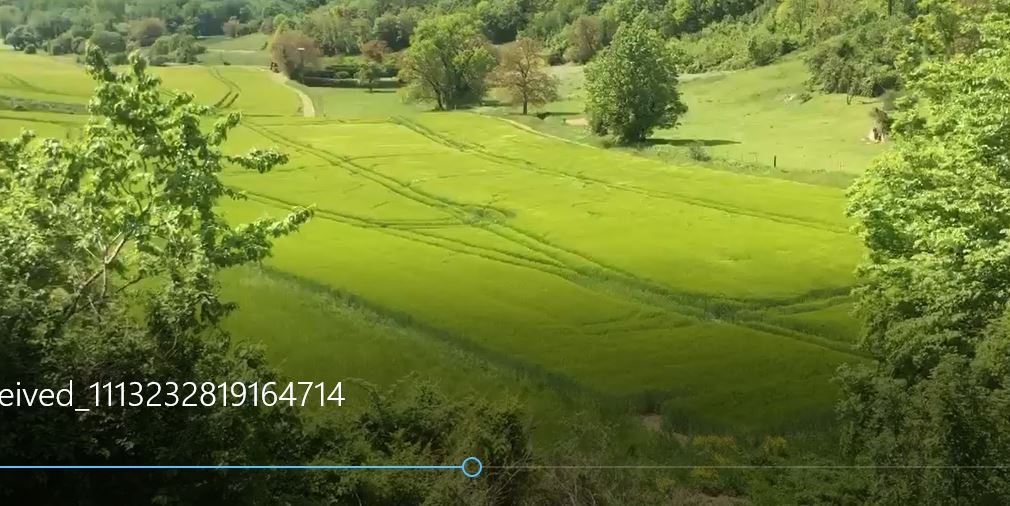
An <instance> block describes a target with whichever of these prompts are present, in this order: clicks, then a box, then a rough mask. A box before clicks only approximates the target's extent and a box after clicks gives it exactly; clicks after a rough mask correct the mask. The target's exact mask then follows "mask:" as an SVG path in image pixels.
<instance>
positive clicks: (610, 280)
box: [246, 122, 841, 351]
mask: <svg viewBox="0 0 1010 506" xmlns="http://www.w3.org/2000/svg"><path fill="white" fill-rule="evenodd" d="M246 126H248V127H249V128H250V129H251V130H253V131H254V132H256V133H259V134H260V135H262V136H264V137H266V138H268V139H270V140H273V141H275V142H278V143H281V144H283V145H286V146H288V147H290V148H293V149H297V150H299V151H301V152H304V153H308V154H311V155H313V156H315V157H317V158H319V159H321V160H323V161H326V162H328V163H330V164H333V165H336V166H338V167H341V168H343V169H344V170H347V171H348V172H350V173H351V174H352V175H356V176H360V177H363V178H365V179H368V180H370V181H372V182H375V183H377V184H379V185H381V186H383V187H384V188H386V189H388V190H390V191H392V192H394V193H396V194H397V195H400V196H402V197H404V198H407V199H409V200H411V201H413V202H416V203H418V204H422V205H425V206H428V207H432V208H434V209H438V210H440V211H443V212H446V213H448V214H450V215H451V216H453V217H454V218H456V219H457V220H458V221H457V222H456V223H455V225H457V226H458V225H462V226H471V227H474V228H478V229H481V230H485V231H488V232H490V233H492V234H494V235H497V236H499V237H501V238H502V239H505V240H506V241H508V242H510V243H512V244H515V245H517V246H519V247H522V248H524V249H527V250H530V251H532V252H536V253H540V254H543V255H546V256H547V257H549V258H550V259H552V260H553V262H545V261H544V260H540V259H536V258H534V257H529V256H526V255H521V254H518V253H516V252H513V251H508V250H502V249H498V248H489V247H487V246H482V245H476V244H472V243H466V242H464V241H460V240H457V239H449V238H445V237H441V236H435V235H432V234H426V233H423V232H420V231H419V230H417V229H413V228H411V229H401V228H397V227H394V226H392V225H391V224H387V225H386V226H382V225H380V224H377V223H375V222H374V221H373V220H371V219H368V218H364V217H358V216H351V215H345V214H340V213H334V212H330V211H320V212H317V214H319V215H320V216H323V217H327V218H330V219H335V221H340V222H342V223H348V224H352V225H356V226H364V227H367V228H381V229H383V232H387V233H391V234H392V235H396V236H400V237H403V238H406V239H408V240H413V241H416V242H421V243H424V244H427V245H430V246H434V247H440V248H443V249H446V250H449V251H452V252H454V253H460V254H467V255H473V256H477V257H480V258H484V259H487V260H492V261H497V262H501V263H505V264H508V265H513V266H518V267H526V268H531V269H534V270H537V271H540V272H543V273H545V274H549V275H553V276H558V277H560V278H562V279H565V280H567V281H570V282H572V283H575V284H577V285H579V286H582V287H584V288H587V289H590V290H593V291H597V292H603V293H606V294H609V295H611V296H617V298H622V299H625V300H629V299H630V300H632V301H635V302H637V303H639V304H643V305H646V306H647V307H652V308H656V309H660V310H664V311H672V312H674V313H677V314H681V315H690V316H694V317H696V318H698V319H700V320H709V321H713V320H714V321H726V322H729V323H737V324H739V325H741V326H744V327H748V326H752V325H760V326H761V330H764V331H766V332H771V333H774V334H776V335H780V336H784V337H790V338H797V339H800V340H803V341H806V342H809V343H813V344H817V343H822V342H823V341H825V340H827V338H825V337H823V336H814V335H809V334H804V333H799V332H797V331H794V330H791V329H787V328H784V327H779V326H777V325H774V324H770V323H768V322H764V321H759V320H753V319H750V318H745V317H743V315H738V313H742V312H743V311H745V310H755V309H762V308H763V306H760V305H758V304H756V303H755V301H754V300H748V299H742V298H730V297H716V296H711V295H708V294H701V293H692V292H685V291H679V290H674V289H672V288H670V287H667V286H665V285H662V284H659V283H656V282H654V281H652V280H649V279H647V278H642V277H640V276H637V275H635V274H633V273H630V272H627V271H624V270H622V269H619V268H617V267H615V266H611V265H607V264H605V263H602V262H600V261H598V260H596V259H593V258H591V257H588V256H586V255H584V254H582V253H580V252H577V251H574V250H570V249H566V248H564V247H562V246H559V245H555V244H553V243H550V242H548V241H546V240H543V239H541V238H538V237H536V236H535V235H534V234H532V233H531V232H528V231H525V230H522V229H520V228H518V227H515V226H513V225H509V224H507V223H504V220H492V221H490V222H488V221H486V220H473V219H472V218H473V215H474V213H473V210H474V209H478V210H483V211H485V212H490V213H492V214H495V213H497V214H500V215H501V216H499V217H508V214H509V213H507V212H506V211H503V210H500V209H497V208H494V207H491V206H480V205H467V204H463V203H460V202H455V201H452V200H449V199H446V198H444V197H440V196H437V195H434V194H430V193H427V192H424V191H422V190H420V189H418V188H415V187H413V186H411V185H409V184H406V183H404V182H402V181H400V180H397V179H395V178H392V177H389V176H386V175H384V174H382V173H380V172H378V171H376V170H374V169H370V168H368V167H365V166H363V165H360V164H357V163H355V162H353V161H352V160H351V159H350V158H346V157H340V156H338V155H335V154H333V153H330V152H328V151H325V150H323V149H319V148H314V147H312V146H309V145H305V144H301V143H299V142H297V141H295V140H292V139H289V138H287V137H285V136H284V135H282V134H279V133H277V132H273V131H271V130H269V129H267V128H264V127H262V126H259V125H255V126H254V124H252V123H250V122H247V123H246ZM257 197H258V198H259V199H264V200H273V201H275V202H280V203H283V204H286V205H300V204H298V203H294V202H285V201H283V200H281V199H277V198H275V197H271V196H268V195H263V194H258V195H257ZM578 264H582V265H578ZM801 297H805V295H801ZM752 328H754V327H752ZM799 334H802V335H803V336H806V339H801V338H799V337H798V335H799ZM830 348H831V349H835V350H836V351H841V350H837V349H836V348H837V346H834V342H832V346H830Z"/></svg>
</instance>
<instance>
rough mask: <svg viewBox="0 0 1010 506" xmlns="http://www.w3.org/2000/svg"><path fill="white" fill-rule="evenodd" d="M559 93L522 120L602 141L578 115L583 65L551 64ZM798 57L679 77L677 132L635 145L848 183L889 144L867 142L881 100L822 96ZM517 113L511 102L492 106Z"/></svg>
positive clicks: (684, 158)
mask: <svg viewBox="0 0 1010 506" xmlns="http://www.w3.org/2000/svg"><path fill="white" fill-rule="evenodd" d="M551 72H552V73H553V74H554V76H555V77H556V78H557V79H558V81H559V84H560V86H559V94H560V95H561V98H560V99H559V100H558V101H556V102H552V103H550V104H547V105H545V106H543V107H542V108H540V109H535V111H537V112H541V113H547V114H548V115H549V116H548V117H547V118H546V119H545V120H543V121H541V120H536V119H535V118H515V119H519V120H521V121H523V122H524V124H527V125H529V126H531V127H533V128H536V129H537V130H541V131H544V132H548V133H551V134H554V135H558V136H562V137H566V138H570V139H573V140H577V141H579V142H584V143H589V144H599V141H598V140H596V139H594V138H593V137H591V136H590V135H589V134H588V133H587V132H586V128H585V127H584V126H583V125H582V124H581V122H580V121H578V120H579V118H581V117H582V115H583V110H584V102H585V88H584V81H585V78H584V76H583V68H582V67H581V66H575V65H562V66H559V67H552V68H551ZM808 79H809V74H808V71H807V69H806V66H805V64H804V63H803V60H802V55H797V56H791V57H789V58H786V59H784V60H783V61H781V62H779V63H775V64H773V65H769V66H766V67H758V68H754V69H747V70H740V71H735V72H712V73H708V74H695V75H685V76H681V86H680V92H681V94H682V97H683V100H684V103H685V104H686V105H687V106H688V109H689V110H688V113H687V114H686V115H685V116H684V117H683V118H681V121H680V122H679V124H678V125H677V127H676V128H675V129H661V130H658V131H657V132H656V133H655V135H654V138H653V139H652V140H651V142H650V145H649V146H642V147H639V148H637V149H636V151H637V153H638V154H645V155H649V156H651V157H653V158H660V159H666V160H672V161H674V162H676V163H680V162H685V163H690V162H691V159H690V157H689V156H688V148H689V147H690V146H692V145H699V146H701V147H702V149H703V150H704V151H705V152H706V153H707V154H708V155H709V156H711V157H712V158H713V159H714V160H713V163H712V164H709V167H710V168H717V169H729V170H734V171H736V172H744V173H758V174H762V175H771V176H775V177H779V178H783V179H790V180H798V181H804V182H813V183H816V184H826V185H831V186H835V187H844V186H847V185H848V184H849V183H850V182H851V181H852V179H853V178H854V177H855V176H857V175H858V174H861V173H862V172H863V170H865V168H866V167H867V166H868V165H869V163H870V161H871V160H872V159H873V158H874V157H875V156H876V155H878V154H879V153H880V152H881V151H882V150H883V149H885V147H886V145H881V144H875V143H872V142H868V141H867V140H866V136H867V133H868V132H869V130H870V128H871V127H872V126H873V120H872V119H871V116H870V114H871V112H872V111H873V108H874V107H880V106H881V104H880V101H879V100H876V99H867V98H863V97H854V98H853V99H852V101H851V103H850V102H849V101H848V100H847V99H846V97H845V96H843V95H828V94H821V93H817V92H816V91H813V90H811V89H810V88H809V85H808V83H807V81H808ZM491 110H492V111H493V112H495V113H499V114H500V113H502V112H506V113H508V114H515V113H516V109H515V108H512V107H506V108H503V110H499V109H498V108H492V109H491Z"/></svg>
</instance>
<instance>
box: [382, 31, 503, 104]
mask: <svg viewBox="0 0 1010 506" xmlns="http://www.w3.org/2000/svg"><path fill="white" fill-rule="evenodd" d="M494 64H495V56H494V53H493V52H492V51H491V47H490V44H488V42H487V39H486V38H485V37H484V35H483V34H481V33H480V29H479V27H478V25H477V23H476V22H475V20H474V18H472V17H471V16H469V15H467V14H449V15H445V16H440V17H437V18H432V19H426V20H424V21H422V22H421V24H420V25H418V27H417V31H416V32H415V34H414V38H413V39H412V43H411V46H410V48H409V49H408V50H407V52H406V54H405V55H404V58H403V71H402V73H401V76H402V78H403V79H404V80H406V81H407V82H409V83H410V89H411V96H412V97H413V98H415V99H418V100H431V101H434V102H435V104H436V107H437V108H438V109H440V110H442V109H457V108H459V107H462V106H465V105H469V104H474V103H477V102H479V101H480V100H481V98H483V97H484V90H485V87H486V81H487V76H488V73H490V72H491V69H492V68H493V67H494Z"/></svg>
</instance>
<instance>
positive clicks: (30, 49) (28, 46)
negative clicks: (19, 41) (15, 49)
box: [25, 44, 39, 54]
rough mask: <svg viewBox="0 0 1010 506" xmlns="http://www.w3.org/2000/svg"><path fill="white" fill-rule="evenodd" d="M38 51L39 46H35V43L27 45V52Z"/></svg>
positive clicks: (33, 52)
mask: <svg viewBox="0 0 1010 506" xmlns="http://www.w3.org/2000/svg"><path fill="white" fill-rule="evenodd" d="M37 52H39V48H37V47H35V44H28V45H27V46H25V54H35V53H37Z"/></svg>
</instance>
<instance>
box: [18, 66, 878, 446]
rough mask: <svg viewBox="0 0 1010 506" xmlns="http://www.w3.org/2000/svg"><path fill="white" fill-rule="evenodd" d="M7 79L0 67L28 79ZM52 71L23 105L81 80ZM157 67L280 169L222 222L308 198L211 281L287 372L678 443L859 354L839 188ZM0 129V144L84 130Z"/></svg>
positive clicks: (793, 418) (850, 253)
mask: <svg viewBox="0 0 1010 506" xmlns="http://www.w3.org/2000/svg"><path fill="white" fill-rule="evenodd" d="M7 57H9V54H8V53H0V58H7ZM22 67H23V66H22ZM22 67H6V66H4V67H3V68H5V69H10V70H5V71H4V72H8V73H11V74H12V75H14V77H15V79H24V80H25V81H30V82H31V79H34V78H33V76H32V75H21V74H19V72H20V71H21V68H22ZM65 71H66V73H67V74H66V75H65V76H64V78H62V79H52V80H47V81H42V82H45V83H50V82H53V83H58V84H59V85H60V86H62V87H64V88H61V90H49V89H45V90H44V92H39V93H40V98H46V99H49V100H56V99H57V98H58V97H59V96H61V95H60V93H64V92H66V93H70V91H68V90H72V89H73V90H78V89H79V90H87V89H89V85H88V81H87V78H86V77H85V76H84V75H83V73H82V71H81V70H80V69H79V68H77V67H74V66H73V65H71V64H68V68H67V69H65ZM26 72H31V71H26ZM157 72H158V74H159V75H160V76H161V77H162V78H163V79H164V81H165V83H166V85H167V86H168V87H170V88H176V89H185V90H186V91H189V92H192V93H193V94H194V95H195V96H196V97H197V99H198V100H199V101H201V102H203V103H206V104H209V105H217V106H218V107H220V108H222V109H241V110H243V111H245V112H246V113H247V118H246V120H245V121H244V122H243V124H242V126H241V127H239V129H237V130H236V131H235V132H233V135H232V136H231V138H230V143H231V144H230V145H229V149H234V150H236V151H246V150H248V149H250V148H253V147H277V148H278V149H280V150H282V151H284V152H286V153H288V154H289V155H290V158H291V160H290V162H289V163H288V164H287V165H286V166H284V167H282V168H279V169H278V170H276V171H275V172H274V173H272V174H270V175H268V176H261V175H258V174H248V173H243V172H240V171H239V170H238V169H234V170H232V171H229V172H228V173H226V174H225V180H226V182H227V183H228V184H230V185H232V186H234V187H235V188H238V189H241V190H243V191H245V192H246V193H247V195H248V196H249V199H248V200H246V201H240V202H234V203H228V204H226V206H227V207H226V209H225V210H226V212H227V213H228V215H229V216H230V218H231V219H234V220H236V221H242V220H249V219H254V218H256V217H259V216H262V215H264V214H279V213H281V212H284V211H285V210H286V209H288V208H290V207H291V206H293V205H315V207H316V216H315V218H314V219H313V220H312V221H311V222H309V223H308V224H307V225H306V226H305V227H304V228H303V230H302V231H301V232H299V233H298V234H296V235H294V236H292V237H289V238H286V239H284V240H282V241H280V242H279V243H278V244H277V248H276V250H275V255H274V257H273V258H272V259H270V260H269V261H268V262H266V263H265V265H264V266H263V268H262V269H243V270H239V271H233V272H229V273H226V275H225V276H224V277H223V279H222V282H223V283H224V286H225V289H226V293H227V294H229V296H230V297H232V298H233V299H234V300H236V301H238V302H239V303H240V305H241V309H240V310H239V311H238V312H237V313H236V314H235V315H234V316H233V317H232V319H231V322H230V326H231V328H232V330H234V331H235V332H236V334H237V335H239V336H241V337H243V338H247V339H251V340H254V341H260V342H263V343H264V345H265V346H266V348H267V351H268V354H269V356H270V357H271V359H273V360H274V361H275V362H276V363H277V364H278V365H279V366H281V367H282V368H284V369H285V370H289V371H297V372H298V373H304V374H315V375H318V377H319V378H321V379H322V378H335V379H340V378H345V377H348V376H354V377H359V378H363V379H365V380H368V381H372V382H376V383H390V382H393V381H396V380H398V379H400V378H402V377H403V375H405V374H407V373H409V372H412V371H414V372H416V373H417V374H418V375H419V376H421V377H424V378H430V379H433V380H436V381H439V382H442V383H448V384H450V385H453V386H454V388H473V389H476V390H479V391H485V392H494V394H493V395H501V394H502V393H503V392H504V393H509V392H510V393H512V394H515V395H517V396H519V397H521V398H522V399H523V400H524V401H525V402H527V403H529V404H530V405H531V406H532V407H533V409H534V410H535V411H537V412H540V413H552V412H560V411H561V409H560V408H559V406H560V405H562V404H563V403H564V402H566V401H565V399H569V398H571V397H579V398H586V399H594V400H597V401H599V402H601V403H609V404H612V405H619V406H634V407H635V409H638V410H639V412H640V413H641V414H646V413H676V414H677V419H676V420H669V421H670V422H671V423H673V424H674V425H676V426H677V428H678V429H685V430H686V429H688V428H690V427H692V426H695V425H696V426H709V427H712V426H715V427H733V428H734V429H737V430H742V431H747V430H752V431H774V430H784V428H797V427H799V426H802V425H803V424H804V423H807V422H809V423H814V422H820V421H822V420H824V419H829V418H830V416H831V411H832V407H833V402H834V398H835V392H834V390H833V387H831V385H830V378H831V377H832V375H833V374H834V371H835V369H836V368H837V367H838V366H839V365H840V364H842V363H844V362H850V361H858V360H860V357H859V356H858V355H857V354H856V353H855V352H853V351H852V343H853V342H854V340H855V335H856V334H857V332H858V329H857V328H856V327H855V325H854V323H853V319H852V318H851V316H850V315H849V311H850V302H849V300H848V298H847V297H846V294H847V293H848V290H849V288H850V286H851V285H852V284H853V282H854V278H853V275H852V271H853V267H854V266H855V264H856V262H857V261H858V260H859V257H860V255H861V246H860V245H859V243H858V241H857V240H856V238H855V237H854V236H852V235H851V234H850V233H849V231H848V229H849V226H850V223H848V221H847V220H846V219H845V218H844V216H843V209H844V194H843V191H842V190H840V189H837V188H831V187H825V186H815V185H808V184H801V183H796V182H791V181H784V180H781V179H773V178H762V177H755V176H747V175H742V174H737V173H733V172H727V171H719V170H711V169H708V168H703V167H698V166H691V165H688V164H677V165H673V164H668V163H663V162H660V161H657V160H654V159H649V158H644V157H638V156H633V155H631V154H628V153H625V152H622V151H616V150H603V149H598V148H594V147H590V146H586V145H581V144H577V143H573V142H568V141H565V140H563V139H559V138H555V137H551V136H547V135H543V134H540V133H537V132H536V131H533V130H531V129H529V128H526V127H523V126H521V125H518V124H516V123H513V122H510V121H508V120H505V119H501V118H495V117H489V116H483V115H479V114H475V113H470V112H453V113H431V112H421V110H420V109H419V108H418V107H415V106H412V105H405V104H402V103H400V101H399V98H398V97H397V96H396V95H395V94H392V93H376V94H369V93H367V92H365V91H363V90H337V89H325V90H322V89H316V90H311V94H310V95H311V97H312V99H313V102H314V103H316V104H317V110H318V112H320V115H319V116H317V117H315V118H302V117H299V116H300V110H299V104H300V102H299V98H298V96H297V95H296V94H295V92H294V91H293V90H292V89H291V88H289V87H288V86H286V85H284V84H282V83H278V82H276V81H275V80H273V79H272V78H271V77H270V75H269V73H268V72H265V71H263V70H260V69H256V68H251V67H241V66H192V67H170V68H159V69H158V70H157ZM71 76H76V77H71ZM70 81H75V83H76V84H70V83H69V82H70ZM53 85H54V86H55V85H56V84H53ZM3 93H6V92H3ZM74 93H76V91H75V92H74ZM84 94H85V96H86V91H85V92H84ZM74 96H77V95H74ZM232 97H235V98H232ZM320 104H321V105H322V107H320V106H319V105H320ZM362 104H374V105H375V107H369V106H363V105H362ZM0 116H2V117H0V135H2V136H4V137H9V136H11V135H13V134H15V133H16V132H17V131H18V129H19V128H20V127H30V128H35V127H36V125H38V126H39V128H37V129H38V130H39V131H40V132H42V133H43V134H46V135H53V136H59V135H63V134H62V132H64V131H65V130H67V129H71V130H72V129H73V128H75V125H79V124H80V122H81V121H82V119H83V118H82V117H81V116H74V115H59V114H43V113H38V112H18V113H15V112H10V114H7V113H4V114H2V115H0ZM281 315H283V318H282V317H281ZM281 321H283V322H285V324H284V325H281V324H280V323H279V322H281ZM292 322H295V323H296V325H292ZM492 370H493V371H492ZM488 371H492V372H488ZM548 425H549V424H548ZM554 427H555V429H556V428H557V425H556V424H555V426H554ZM548 429H550V427H548Z"/></svg>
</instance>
